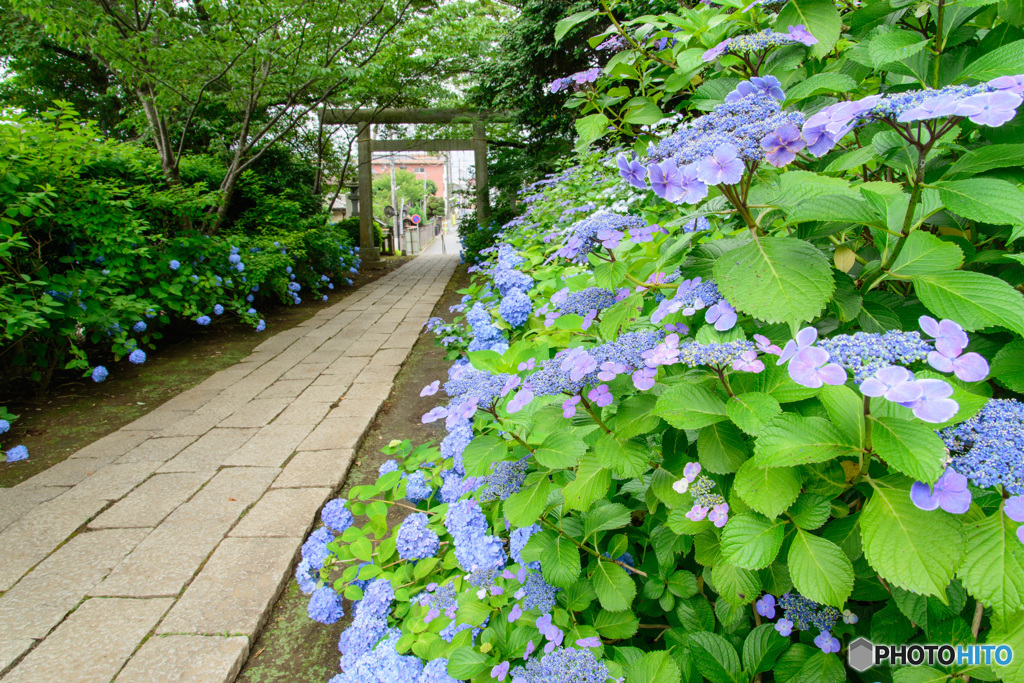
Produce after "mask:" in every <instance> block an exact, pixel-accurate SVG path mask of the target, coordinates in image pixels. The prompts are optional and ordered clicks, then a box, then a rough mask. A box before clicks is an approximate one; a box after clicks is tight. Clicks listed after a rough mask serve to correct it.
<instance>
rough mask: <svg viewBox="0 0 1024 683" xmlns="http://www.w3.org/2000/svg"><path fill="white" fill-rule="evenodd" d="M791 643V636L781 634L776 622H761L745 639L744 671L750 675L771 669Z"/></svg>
mask: <svg viewBox="0 0 1024 683" xmlns="http://www.w3.org/2000/svg"><path fill="white" fill-rule="evenodd" d="M789 645H790V641H789V638H783V637H782V636H780V635H779V632H778V631H776V630H775V625H774V624H761V625H760V626H758V627H756V628H755V629H754V630H753V631H751V632H750V633H749V634H748V635H747V638H746V640H744V641H743V671H744V672H746V674H747V675H748V676H754V675H756V674H759V673H764V672H767V671H771V669H772V667H773V666H775V660H777V659H778V658H779V655H781V654H782V653H783V652H785V651H786V650H787V649H788V648H789Z"/></svg>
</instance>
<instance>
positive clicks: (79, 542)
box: [0, 529, 149, 640]
mask: <svg viewBox="0 0 1024 683" xmlns="http://www.w3.org/2000/svg"><path fill="white" fill-rule="evenodd" d="M148 533H149V530H148V529H116V530H106V531H95V532H88V533H83V534H78V535H77V536H75V537H74V538H72V539H71V540H70V541H68V542H67V543H66V544H65V545H64V546H62V547H61V548H60V549H59V550H58V551H57V552H55V553H54V554H53V555H50V556H49V557H48V558H46V559H45V560H44V561H43V562H42V563H41V564H40V565H39V566H38V567H36V568H35V569H34V570H33V571H32V572H31V573H30V574H29V575H28V576H26V577H25V578H24V579H22V580H21V581H19V582H18V585H16V586H15V587H14V588H12V589H11V590H9V591H7V592H6V593H4V595H3V597H0V640H17V639H21V638H35V639H41V638H43V637H44V636H46V634H47V633H48V632H49V631H50V629H52V628H53V627H54V626H56V625H57V624H59V623H60V621H61V619H63V618H64V615H66V614H67V613H68V612H70V611H71V610H72V609H74V608H75V606H76V605H78V603H80V602H81V601H82V599H83V598H84V597H85V596H86V594H87V593H88V592H89V589H90V588H92V587H93V586H94V585H95V584H96V583H97V582H99V581H101V580H102V579H103V577H104V576H105V575H106V574H107V572H109V571H110V570H111V569H113V567H114V566H115V565H116V564H117V563H118V562H120V561H121V560H122V559H124V557H125V556H126V555H127V554H128V553H129V552H131V550H132V549H133V548H135V547H136V546H137V545H138V544H139V542H140V541H142V539H143V538H145V537H146V534H148Z"/></svg>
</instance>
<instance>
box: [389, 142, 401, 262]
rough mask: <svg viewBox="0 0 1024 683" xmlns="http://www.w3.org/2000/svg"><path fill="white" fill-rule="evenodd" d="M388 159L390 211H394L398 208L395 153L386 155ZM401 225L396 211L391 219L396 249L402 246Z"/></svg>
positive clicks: (399, 249) (392, 236)
mask: <svg viewBox="0 0 1024 683" xmlns="http://www.w3.org/2000/svg"><path fill="white" fill-rule="evenodd" d="M388 160H389V161H390V164H391V210H392V211H396V210H397V209H398V199H397V193H396V189H395V155H394V154H392V155H390V156H389V157H388ZM401 225H402V217H401V216H400V215H398V214H397V213H396V214H395V217H394V218H393V219H392V221H391V239H392V240H394V243H395V248H396V249H397V250H398V251H401V250H402V248H401V244H402V242H401V237H402V231H401Z"/></svg>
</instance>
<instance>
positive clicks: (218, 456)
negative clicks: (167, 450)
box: [159, 427, 256, 474]
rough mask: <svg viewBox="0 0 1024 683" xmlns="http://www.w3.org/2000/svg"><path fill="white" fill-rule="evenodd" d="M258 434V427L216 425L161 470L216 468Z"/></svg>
mask: <svg viewBox="0 0 1024 683" xmlns="http://www.w3.org/2000/svg"><path fill="white" fill-rule="evenodd" d="M255 434H256V429H254V428H248V429H232V428H224V427H215V428H214V429H211V430H210V431H209V432H207V433H206V434H204V435H203V436H202V437H200V438H199V440H198V441H196V442H195V443H193V444H192V445H191V446H189V447H188V448H186V449H185V450H183V451H182V452H181V453H178V454H177V455H176V456H174V457H173V458H171V459H170V460H168V461H167V462H166V463H164V464H163V466H162V467H161V468H160V470H159V472H160V473H161V474H162V473H164V472H201V471H204V470H209V469H216V468H218V467H220V466H221V465H223V464H224V461H225V460H226V459H227V457H228V456H229V455H230V454H231V453H233V452H234V451H235V450H237V449H238V448H240V447H241V446H242V444H244V443H245V442H246V441H248V440H249V439H251V438H252V437H253V435H255Z"/></svg>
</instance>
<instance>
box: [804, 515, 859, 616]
mask: <svg viewBox="0 0 1024 683" xmlns="http://www.w3.org/2000/svg"><path fill="white" fill-rule="evenodd" d="M789 574H790V576H791V577H792V578H793V585H794V586H796V589H797V590H798V591H800V593H801V594H802V595H805V596H807V597H808V598H810V599H811V600H814V601H815V602H820V603H821V604H823V605H832V606H833V607H838V608H840V609H842V607H843V605H844V604H846V599H847V598H848V597H850V593H852V592H853V565H852V564H851V563H850V559H849V558H848V557H847V556H846V555H845V554H844V553H843V551H842V550H841V549H840V548H839V546H837V545H836V544H835V543H833V542H832V541H829V540H827V539H824V538H822V537H820V536H815V535H814V534H812V533H809V532H807V531H804V530H803V529H800V530H798V531H797V533H796V535H795V536H793V542H792V544H791V545H790V547H789Z"/></svg>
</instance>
